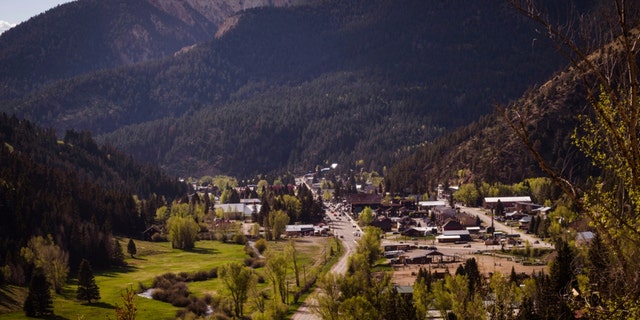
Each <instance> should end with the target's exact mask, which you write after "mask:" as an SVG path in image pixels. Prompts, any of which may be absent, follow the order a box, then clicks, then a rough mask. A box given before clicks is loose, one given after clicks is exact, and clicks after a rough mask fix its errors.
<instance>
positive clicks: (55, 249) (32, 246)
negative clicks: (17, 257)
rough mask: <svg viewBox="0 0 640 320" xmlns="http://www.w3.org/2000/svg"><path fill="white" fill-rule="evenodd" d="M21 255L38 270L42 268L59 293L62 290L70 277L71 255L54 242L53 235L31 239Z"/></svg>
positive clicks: (21, 251)
mask: <svg viewBox="0 0 640 320" xmlns="http://www.w3.org/2000/svg"><path fill="white" fill-rule="evenodd" d="M20 254H21V255H22V257H24V259H25V260H26V261H27V262H29V263H32V264H33V265H34V266H35V267H36V268H42V271H43V272H44V273H45V275H46V277H47V281H49V283H50V284H51V286H52V287H53V289H54V290H55V291H56V292H57V293H59V292H60V291H61V290H62V286H63V285H64V283H65V282H66V281H67V276H68V275H69V265H68V263H69V254H68V253H67V252H66V251H65V250H63V249H62V248H60V247H59V246H58V245H56V244H55V243H54V242H53V238H52V237H51V235H48V236H47V237H41V236H37V237H34V238H31V239H30V240H29V243H28V245H27V247H24V248H22V249H21V250H20Z"/></svg>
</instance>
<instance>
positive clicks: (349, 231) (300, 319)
mask: <svg viewBox="0 0 640 320" xmlns="http://www.w3.org/2000/svg"><path fill="white" fill-rule="evenodd" d="M334 209H337V208H335V207H334ZM325 214H326V215H327V216H329V217H330V218H331V222H330V223H329V225H330V226H331V229H332V231H333V234H334V236H336V237H338V239H340V240H341V241H342V248H343V253H342V256H341V257H340V260H338V262H337V263H336V264H334V265H333V267H331V271H330V272H333V273H337V274H344V273H346V272H347V262H348V261H349V256H350V255H351V254H352V253H354V252H355V251H356V245H357V244H356V239H357V238H358V237H356V236H355V235H354V232H356V233H358V234H360V235H362V230H360V227H358V226H357V224H356V223H355V221H352V220H351V217H349V216H348V215H347V214H346V213H344V212H342V211H340V210H339V209H338V210H332V209H331V208H330V209H327V210H326V211H325ZM354 226H356V227H354ZM318 290H320V289H317V288H316V290H315V291H314V293H315V292H317V291H318ZM312 297H313V295H310V296H309V297H308V298H307V300H305V302H303V303H302V305H300V307H299V308H298V310H297V311H296V313H294V314H293V316H292V317H291V319H292V320H322V319H320V317H318V316H317V315H315V314H313V313H312V312H311V308H310V305H313V303H314V302H315V301H314V300H313V298H312Z"/></svg>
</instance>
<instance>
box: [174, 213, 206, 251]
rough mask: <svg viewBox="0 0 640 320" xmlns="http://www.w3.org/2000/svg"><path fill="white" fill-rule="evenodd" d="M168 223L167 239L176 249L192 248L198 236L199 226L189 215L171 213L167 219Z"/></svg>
mask: <svg viewBox="0 0 640 320" xmlns="http://www.w3.org/2000/svg"><path fill="white" fill-rule="evenodd" d="M167 224H168V225H169V241H171V246H172V247H173V248H176V249H185V250H189V249H193V247H194V246H195V244H196V240H197V238H198V231H199V230H200V227H199V226H198V224H197V223H196V222H195V221H194V220H193V218H192V217H191V216H189V215H187V216H180V215H173V214H172V215H171V218H169V220H168V221H167Z"/></svg>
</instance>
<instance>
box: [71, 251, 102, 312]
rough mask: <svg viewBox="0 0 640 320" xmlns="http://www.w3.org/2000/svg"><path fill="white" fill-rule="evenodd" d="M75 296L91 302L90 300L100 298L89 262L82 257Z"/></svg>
mask: <svg viewBox="0 0 640 320" xmlns="http://www.w3.org/2000/svg"><path fill="white" fill-rule="evenodd" d="M76 298H77V299H78V300H86V301H87V302H88V303H91V300H100V288H98V285H97V284H96V278H95V277H94V276H93V269H92V268H91V264H90V263H89V261H87V260H86V259H82V262H81V263H80V271H78V289H77V290H76Z"/></svg>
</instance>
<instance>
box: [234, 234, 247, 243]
mask: <svg viewBox="0 0 640 320" xmlns="http://www.w3.org/2000/svg"><path fill="white" fill-rule="evenodd" d="M233 242H235V243H237V244H245V243H246V242H247V239H246V238H245V237H244V234H241V233H238V234H236V235H235V236H233Z"/></svg>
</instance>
